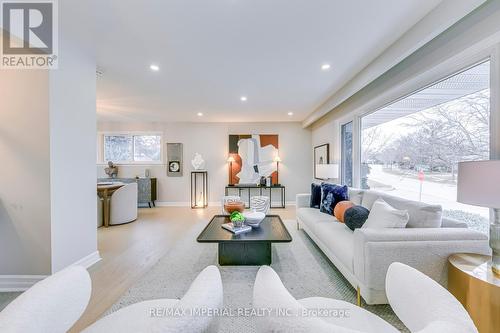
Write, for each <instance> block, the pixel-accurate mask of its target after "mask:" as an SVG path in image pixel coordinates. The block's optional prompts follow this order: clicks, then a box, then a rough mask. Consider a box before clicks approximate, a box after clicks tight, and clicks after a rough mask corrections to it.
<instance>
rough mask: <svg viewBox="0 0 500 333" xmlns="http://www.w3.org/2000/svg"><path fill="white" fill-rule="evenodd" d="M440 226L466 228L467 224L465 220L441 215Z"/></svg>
mask: <svg viewBox="0 0 500 333" xmlns="http://www.w3.org/2000/svg"><path fill="white" fill-rule="evenodd" d="M441 228H468V225H467V223H465V222H462V221H458V220H455V219H452V218H450V217H443V218H442V219H441Z"/></svg>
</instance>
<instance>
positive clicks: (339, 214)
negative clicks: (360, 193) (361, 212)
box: [333, 200, 354, 223]
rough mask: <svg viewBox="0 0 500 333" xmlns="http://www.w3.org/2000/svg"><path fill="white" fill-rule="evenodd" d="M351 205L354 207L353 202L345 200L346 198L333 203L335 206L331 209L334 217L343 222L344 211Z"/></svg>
mask: <svg viewBox="0 0 500 333" xmlns="http://www.w3.org/2000/svg"><path fill="white" fill-rule="evenodd" d="M351 207H354V203H353V202H352V201H347V200H345V201H341V202H339V203H338V204H336V205H335V208H334V209H333V215H335V218H336V219H337V220H338V221H339V222H342V223H344V214H345V211H346V210H348V209H349V208H351Z"/></svg>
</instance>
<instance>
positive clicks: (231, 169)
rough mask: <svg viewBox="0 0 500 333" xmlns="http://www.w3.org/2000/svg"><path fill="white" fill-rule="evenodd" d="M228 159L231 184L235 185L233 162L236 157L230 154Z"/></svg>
mask: <svg viewBox="0 0 500 333" xmlns="http://www.w3.org/2000/svg"><path fill="white" fill-rule="evenodd" d="M227 161H228V162H229V186H233V162H235V159H234V157H233V156H229V157H228V158H227Z"/></svg>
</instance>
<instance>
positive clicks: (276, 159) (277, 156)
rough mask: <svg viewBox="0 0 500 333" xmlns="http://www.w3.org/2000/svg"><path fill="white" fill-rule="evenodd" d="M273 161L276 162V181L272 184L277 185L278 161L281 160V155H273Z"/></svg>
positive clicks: (278, 181) (278, 182) (278, 174)
mask: <svg viewBox="0 0 500 333" xmlns="http://www.w3.org/2000/svg"><path fill="white" fill-rule="evenodd" d="M274 162H276V183H275V184H274V185H279V184H280V180H279V176H280V162H281V157H280V156H279V155H276V156H274Z"/></svg>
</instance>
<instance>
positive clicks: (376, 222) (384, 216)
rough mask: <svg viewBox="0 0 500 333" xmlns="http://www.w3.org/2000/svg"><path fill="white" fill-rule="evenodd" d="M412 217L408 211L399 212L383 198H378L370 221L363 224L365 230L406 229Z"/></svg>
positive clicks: (369, 217) (371, 212)
mask: <svg viewBox="0 0 500 333" xmlns="http://www.w3.org/2000/svg"><path fill="white" fill-rule="evenodd" d="M409 219H410V215H408V211H407V210H398V209H396V208H394V207H392V206H391V205H389V204H388V203H387V202H385V201H384V199H382V198H378V199H377V200H376V201H375V202H374V203H373V206H372V209H371V210H370V215H368V219H367V220H366V222H365V223H364V224H363V228H370V229H382V228H406V224H408V220H409Z"/></svg>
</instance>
